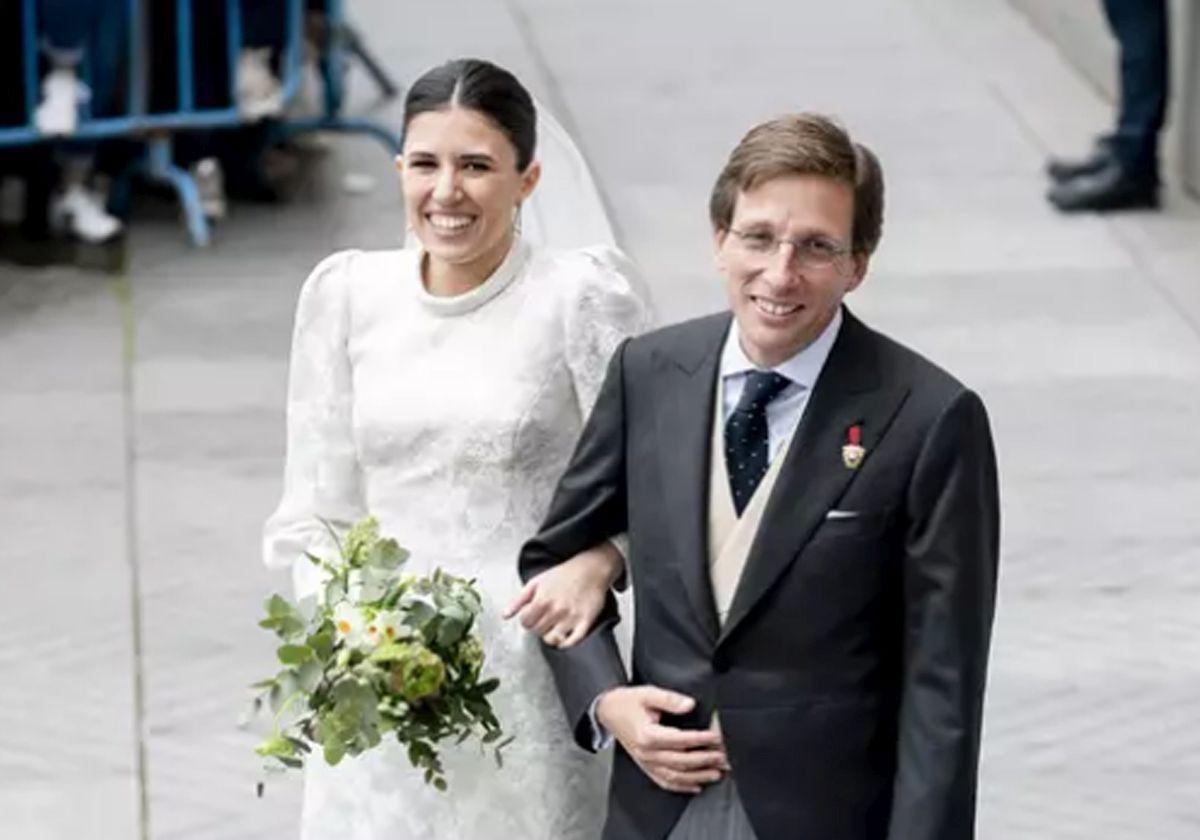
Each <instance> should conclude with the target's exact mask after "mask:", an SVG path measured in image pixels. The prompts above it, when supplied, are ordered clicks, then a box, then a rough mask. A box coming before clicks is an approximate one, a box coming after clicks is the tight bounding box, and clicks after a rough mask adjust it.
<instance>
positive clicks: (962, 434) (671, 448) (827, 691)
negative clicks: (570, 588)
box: [520, 312, 999, 840]
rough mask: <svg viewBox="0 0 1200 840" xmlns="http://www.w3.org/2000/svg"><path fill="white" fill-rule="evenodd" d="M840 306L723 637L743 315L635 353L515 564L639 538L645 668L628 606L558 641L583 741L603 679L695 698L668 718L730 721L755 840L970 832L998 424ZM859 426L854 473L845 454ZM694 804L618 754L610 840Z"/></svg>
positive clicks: (657, 829)
mask: <svg viewBox="0 0 1200 840" xmlns="http://www.w3.org/2000/svg"><path fill="white" fill-rule="evenodd" d="M845 316H846V317H845V321H844V323H843V325H842V328H841V331H840V332H839V334H838V337H837V340H836V342H835V344H834V346H833V349H832V350H831V352H830V355H829V358H828V361H827V362H826V365H825V368H824V369H823V371H822V373H821V375H820V377H819V379H818V381H817V384H816V386H815V388H814V391H813V393H812V395H811V397H810V399H809V403H808V406H807V408H806V410H805V413H804V416H803V419H802V421H801V425H800V426H799V428H798V429H797V430H796V433H795V436H794V437H793V440H792V443H791V446H790V447H789V449H788V450H787V451H786V452H785V453H782V454H781V455H780V457H785V458H786V459H787V460H786V461H785V462H784V465H783V470H782V472H781V473H780V475H779V478H778V481H777V483H776V486H775V489H774V492H773V493H772V495H771V497H770V500H769V502H768V505H767V508H766V511H765V513H764V517H763V520H762V524H761V526H760V529H759V531H758V535H757V537H756V539H755V542H754V544H753V547H752V549H751V553H750V557H749V559H748V560H747V563H746V566H745V569H744V571H743V573H742V577H741V579H740V582H739V585H738V588H737V590H736V594H735V596H734V600H733V603H732V606H731V608H730V613H729V616H728V618H727V620H726V622H725V624H724V625H723V626H722V627H720V628H719V627H718V622H717V618H716V614H715V610H714V606H713V596H712V590H711V584H710V578H709V574H708V569H707V568H706V557H707V552H706V542H705V533H706V532H705V527H706V523H705V518H706V515H707V514H706V510H707V499H708V493H707V489H708V488H707V486H706V484H707V480H708V476H709V464H708V460H709V457H710V449H711V447H710V434H711V430H712V427H711V423H712V421H713V417H714V405H713V399H714V395H715V393H716V377H717V369H718V361H719V357H720V350H721V346H722V342H723V341H724V338H725V335H726V332H727V330H728V329H729V325H730V322H731V318H730V316H729V315H728V314H721V315H715V316H710V317H706V318H701V319H698V320H693V321H689V322H686V323H683V324H679V325H676V326H672V327H667V328H665V329H661V330H658V331H656V332H653V333H650V334H647V335H644V336H641V337H638V338H634V339H631V340H630V341H628V342H626V343H625V344H624V345H622V346H621V348H620V349H619V350H618V351H617V352H616V354H615V355H614V357H613V359H612V361H611V363H610V366H609V369H608V375H607V379H606V381H605V384H604V386H603V389H602V391H601V394H600V396H599V399H598V401H597V403H596V406H595V408H594V409H593V411H592V414H591V417H590V418H589V420H588V422H587V425H586V427H585V429H584V431H583V435H582V437H581V439H580V442H579V445H578V448H577V450H576V452H575V454H574V456H573V459H572V461H571V463H570V465H569V466H568V468H567V470H566V472H565V474H564V475H563V477H562V480H561V481H560V483H559V486H558V488H557V490H556V493H555V496H554V499H553V502H552V504H551V507H550V511H549V513H548V514H547V516H546V520H545V522H544V524H543V526H542V529H541V530H540V532H539V533H538V534H537V535H536V536H535V537H534V538H533V539H532V540H530V541H529V542H528V543H526V545H525V546H524V547H523V549H522V551H521V556H520V569H521V573H522V576H523V577H525V578H526V579H528V578H529V577H532V576H533V575H535V574H537V573H538V572H540V571H542V570H543V569H546V568H548V567H550V566H552V565H554V564H555V563H558V562H561V561H562V560H564V559H566V558H569V557H571V556H573V555H574V554H576V553H577V552H579V551H582V550H584V549H586V548H589V547H591V546H593V545H596V544H597V543H599V542H601V541H603V540H604V539H605V538H607V537H609V536H611V535H613V534H617V533H620V532H622V531H626V532H628V534H629V541H630V554H629V558H628V570H629V574H630V579H631V584H632V586H633V594H634V603H635V611H636V616H637V620H636V626H635V632H634V642H633V672H632V674H631V675H630V676H627V675H626V673H625V670H624V668H623V666H622V664H621V661H620V658H619V656H618V652H617V648H616V645H615V644H614V641H613V636H612V625H613V624H614V623H615V621H616V620H617V616H616V607H615V603H613V602H612V601H611V599H610V604H609V606H608V608H607V609H606V611H605V613H604V614H603V615H602V616H601V618H600V620H599V621H598V623H597V625H596V627H595V628H594V629H593V631H592V633H591V634H590V635H589V636H588V637H587V638H586V639H585V640H584V641H582V642H581V643H580V644H578V645H576V646H575V647H573V648H570V649H567V650H562V651H559V650H555V649H552V648H544V650H545V652H546V656H547V659H548V661H549V663H550V666H551V668H552V670H553V672H554V676H555V680H556V683H557V686H558V689H559V693H560V694H561V696H562V700H563V703H564V705H565V707H566V711H567V716H568V720H570V721H571V722H572V725H573V726H574V727H575V736H576V739H577V740H578V742H579V743H580V745H581V746H583V747H585V748H591V746H592V732H591V726H590V723H589V721H588V707H589V705H590V704H591V703H592V701H593V700H594V699H595V698H596V697H597V696H598V695H599V694H600V693H602V692H603V691H605V690H606V689H609V688H612V687H614V686H618V685H624V684H627V683H632V684H651V685H658V686H662V687H665V688H670V689H674V690H676V691H680V692H683V693H685V694H688V695H691V696H692V697H694V698H696V701H697V704H696V708H695V710H694V711H693V712H692V713H689V714H688V715H685V716H682V717H679V718H668V719H666V720H664V722H665V723H668V724H671V725H675V726H681V727H686V728H699V727H705V726H707V725H708V724H709V721H710V719H711V717H712V714H713V712H714V710H717V711H719V713H720V720H721V728H722V731H723V733H724V737H725V742H726V749H727V751H728V755H729V760H730V763H731V765H732V767H733V771H732V772H733V778H734V779H735V781H736V783H737V786H738V791H739V793H740V795H741V798H742V803H743V805H744V807H745V809H746V812H747V815H748V816H749V818H750V821H751V823H752V824H753V826H754V830H755V833H756V834H757V836H758V837H759V840H790V838H795V840H969V838H973V837H974V819H975V790H976V772H977V765H978V756H979V735H980V717H981V708H982V700H983V690H984V678H985V671H986V663H987V654H988V644H989V638H990V632H991V624H992V613H993V605H994V597H995V584H996V566H997V553H998V530H999V516H998V492H997V479H996V467H995V455H994V451H993V448H992V441H991V435H990V432H989V428H988V420H987V415H986V413H985V411H984V407H983V404H982V403H981V402H980V400H979V398H978V397H977V396H976V395H975V394H974V393H973V392H971V391H970V390H968V389H967V388H965V387H964V386H963V385H962V384H960V383H959V382H958V381H956V380H955V379H954V378H952V377H951V376H950V375H949V374H947V373H945V372H944V371H942V370H941V369H939V368H937V367H936V366H934V365H933V364H931V363H930V362H928V361H926V360H925V359H923V358H922V357H921V356H919V355H917V354H916V353H914V352H912V351H911V350H908V349H906V348H904V347H902V346H900V345H899V344H896V343H895V342H893V341H891V340H889V339H888V338H886V337H884V336H882V335H880V334H878V333H876V332H873V331H872V330H870V329H868V328H867V327H866V326H864V325H863V324H862V323H861V322H860V321H858V320H857V319H856V318H854V317H853V316H851V315H850V313H849V312H846V313H845ZM852 426H858V427H859V428H860V429H861V443H862V445H863V446H864V447H865V448H866V456H865V458H864V459H863V460H862V462H861V464H860V465H859V466H858V467H857V468H851V467H848V466H847V465H846V463H845V460H844V456H843V446H845V444H846V443H847V438H848V435H849V432H848V430H849V429H850V427H852ZM835 509H836V510H838V511H839V512H841V515H837V516H836V517H835V518H828V517H827V514H828V513H829V511H831V510H835ZM846 513H850V514H856V515H851V516H846V515H845V514H846ZM686 803H687V797H686V796H684V795H680V794H674V793H670V792H667V791H665V790H662V789H660V788H659V787H657V786H656V785H655V784H654V783H653V782H652V781H651V780H650V779H649V778H648V777H647V776H645V775H644V774H643V773H642V772H641V770H640V769H639V768H638V767H637V765H636V764H635V763H634V762H633V761H632V759H631V758H630V757H629V756H628V755H627V754H626V753H625V752H624V750H622V749H621V748H620V746H619V745H618V746H617V748H616V752H615V757H614V766H613V777H612V784H611V790H610V796H609V815H608V821H607V824H606V827H605V831H604V838H605V840H662V838H664V837H666V835H667V834H668V833H669V832H670V830H671V826H672V825H673V824H674V823H675V822H676V820H677V819H678V818H679V815H680V813H681V812H682V811H683V808H684V807H685V805H686Z"/></svg>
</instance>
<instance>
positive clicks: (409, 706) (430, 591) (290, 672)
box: [254, 519, 508, 791]
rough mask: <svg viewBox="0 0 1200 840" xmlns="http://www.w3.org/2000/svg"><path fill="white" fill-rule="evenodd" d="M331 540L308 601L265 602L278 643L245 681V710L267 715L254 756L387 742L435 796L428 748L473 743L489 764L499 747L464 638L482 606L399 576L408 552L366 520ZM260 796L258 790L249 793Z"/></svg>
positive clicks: (341, 751)
mask: <svg viewBox="0 0 1200 840" xmlns="http://www.w3.org/2000/svg"><path fill="white" fill-rule="evenodd" d="M326 527H327V528H329V530H330V533H331V534H333V536H334V538H335V540H337V544H338V549H339V553H340V555H341V556H340V557H339V558H338V559H336V560H333V561H330V560H326V559H324V558H321V557H316V556H314V555H311V554H310V555H308V558H309V560H311V561H312V562H313V563H314V564H316V565H317V566H318V567H320V569H321V570H322V572H323V575H324V579H323V585H322V587H321V591H320V594H319V597H317V598H314V599H309V600H307V601H305V602H304V603H302V605H300V606H297V605H295V604H293V603H292V602H291V601H289V600H288V599H286V598H283V597H281V596H279V595H273V596H271V598H269V599H268V600H267V602H266V609H267V617H266V618H265V619H263V620H262V621H261V622H259V625H260V626H261V627H263V628H265V629H267V630H270V631H272V632H274V633H275V634H276V636H278V637H279V639H280V641H281V642H282V644H281V645H280V647H279V649H278V654H277V655H278V658H279V661H280V663H281V664H282V665H283V666H284V667H283V670H281V671H280V672H279V673H278V674H276V675H275V676H274V677H271V678H269V679H266V680H262V681H261V682H258V683H256V684H255V685H254V688H256V689H258V690H259V691H260V692H261V693H260V694H259V695H258V696H257V697H256V698H255V700H254V706H255V709H256V710H258V709H261V708H262V707H263V706H269V707H270V708H271V709H272V710H273V711H274V712H275V720H274V726H273V732H272V735H271V737H269V738H267V739H266V740H265V741H263V742H262V743H261V744H259V746H258V747H257V749H256V751H257V752H258V754H259V755H261V756H263V757H265V758H268V759H269V760H271V761H272V762H277V765H272V766H279V765H281V766H282V767H283V768H299V767H302V766H303V765H304V761H305V760H306V757H307V756H308V754H309V753H310V752H311V751H312V750H313V749H316V748H319V749H320V750H321V753H322V755H323V756H324V759H325V760H326V761H327V762H328V763H330V764H337V763H338V762H339V761H341V760H342V758H343V757H344V756H347V755H359V754H361V753H363V752H366V751H367V750H371V749H374V748H376V747H377V746H379V744H380V743H381V742H382V740H383V739H384V738H385V737H387V736H391V737H394V738H395V739H396V741H398V742H399V743H400V744H402V745H403V746H405V747H406V749H407V752H408V758H409V761H410V762H411V763H412V764H413V766H414V767H416V768H417V769H418V770H420V771H422V772H423V773H424V776H425V781H426V782H428V783H429V784H432V785H433V786H434V787H436V788H438V789H439V790H445V789H446V786H447V783H446V778H445V773H444V770H443V767H442V762H441V757H440V754H439V751H438V750H439V746H440V745H441V744H442V743H443V742H446V741H449V742H451V743H455V744H458V743H463V742H464V741H467V740H469V739H472V738H474V739H476V740H478V741H479V743H480V745H481V747H486V748H490V749H492V750H493V751H494V754H495V757H496V761H497V763H499V762H500V759H501V750H502V749H503V747H504V746H506V745H507V744H508V741H507V740H504V733H503V731H502V729H501V727H500V722H499V720H497V718H496V715H495V713H494V712H493V711H492V706H491V702H490V700H489V699H488V698H489V695H490V694H491V693H492V692H493V691H495V690H496V688H497V687H498V686H499V681H498V680H495V679H484V678H483V676H482V673H483V665H484V657H483V646H482V644H481V643H480V640H479V637H478V635H477V634H476V633H475V632H474V627H475V621H476V619H477V618H478V616H479V614H480V612H482V609H483V601H482V599H481V598H480V596H479V593H478V591H476V589H475V586H474V583H473V582H472V581H469V580H464V579H462V578H458V577H455V576H453V575H449V574H446V573H445V572H443V571H441V570H440V569H438V570H435V571H434V572H433V573H432V574H429V575H424V576H413V575H403V574H401V569H402V567H403V565H404V563H405V561H406V560H407V558H408V553H407V552H406V551H404V549H402V548H400V546H399V545H398V544H397V543H396V541H395V540H393V539H389V538H384V537H381V536H380V535H379V526H378V523H376V521H375V520H374V519H366V520H363V521H362V522H359V523H357V524H355V525H354V526H353V527H352V528H350V529H349V531H348V532H347V533H346V534H345V536H344V539H338V534H337V533H336V532H334V530H333V529H332V528H330V527H329V525H328V524H326ZM260 791H261V787H260Z"/></svg>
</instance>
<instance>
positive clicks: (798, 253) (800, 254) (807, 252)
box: [725, 227, 854, 272]
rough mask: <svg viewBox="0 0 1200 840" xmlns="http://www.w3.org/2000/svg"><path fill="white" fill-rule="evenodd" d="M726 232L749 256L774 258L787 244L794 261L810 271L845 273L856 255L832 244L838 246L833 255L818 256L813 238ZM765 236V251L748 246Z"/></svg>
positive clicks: (729, 229) (838, 244) (728, 228)
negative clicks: (847, 263) (847, 259)
mask: <svg viewBox="0 0 1200 840" xmlns="http://www.w3.org/2000/svg"><path fill="white" fill-rule="evenodd" d="M725 230H726V232H728V233H731V234H733V235H734V236H735V237H737V240H738V242H739V243H740V244H741V246H742V248H743V249H744V250H745V251H746V252H747V253H748V254H750V255H752V256H755V257H773V256H775V255H776V254H778V253H779V249H780V248H781V247H782V246H783V244H784V243H785V242H786V243H788V244H789V245H791V246H792V260H794V261H795V262H796V263H797V264H798V265H800V266H801V267H802V268H807V269H808V270H810V271H826V270H828V269H836V270H838V271H839V272H841V271H844V270H845V268H846V258H847V257H849V256H851V255H852V254H853V253H854V249H853V248H851V247H850V246H848V245H843V244H841V243H832V244H836V246H837V247H836V250H835V251H834V252H833V253H832V254H829V255H827V254H816V253H814V252H813V250H812V248H811V245H812V244H813V242H814V241H817V240H816V238H815V237H811V236H810V237H806V238H803V239H791V238H788V237H779V236H775V235H774V234H765V233H759V232H752V231H745V230H738V229H737V228H735V227H727V228H725ZM764 236H770V240H769V242H768V243H766V247H765V248H764V249H763V250H761V251H760V250H754V249H752V248H751V247H750V246H749V245H748V242H749V240H751V239H759V238H761V237H764ZM821 241H823V242H825V243H827V244H828V243H830V240H828V239H823V240H821Z"/></svg>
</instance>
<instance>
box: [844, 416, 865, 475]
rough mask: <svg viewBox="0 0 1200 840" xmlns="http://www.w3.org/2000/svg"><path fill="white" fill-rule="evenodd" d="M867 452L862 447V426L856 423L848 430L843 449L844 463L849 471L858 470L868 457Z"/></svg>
mask: <svg viewBox="0 0 1200 840" xmlns="http://www.w3.org/2000/svg"><path fill="white" fill-rule="evenodd" d="M866 454H867V450H866V448H865V447H864V446H863V445H862V424H861V423H855V424H854V425H853V426H851V427H850V428H848V429H847V430H846V444H845V445H844V446H843V447H842V463H843V464H845V465H846V469H848V470H856V469H858V466H859V464H861V463H862V462H863V458H864V457H866Z"/></svg>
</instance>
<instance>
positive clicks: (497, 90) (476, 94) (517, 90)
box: [404, 58, 537, 172]
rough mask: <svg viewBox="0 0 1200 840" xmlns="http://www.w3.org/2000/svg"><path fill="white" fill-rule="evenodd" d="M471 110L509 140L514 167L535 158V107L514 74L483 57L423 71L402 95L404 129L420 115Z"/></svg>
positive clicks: (519, 167) (524, 164)
mask: <svg viewBox="0 0 1200 840" xmlns="http://www.w3.org/2000/svg"><path fill="white" fill-rule="evenodd" d="M447 108H469V109H470V110H473V111H478V112H479V113H481V114H483V115H484V116H486V117H487V118H488V119H490V120H491V121H492V123H493V124H494V125H495V126H496V127H497V128H499V129H500V130H501V131H502V132H504V135H505V136H506V137H507V138H508V141H509V143H511V144H512V147H513V151H514V152H515V153H516V156H517V171H519V172H524V171H525V169H526V168H527V167H528V166H529V164H530V163H531V162H533V155H534V150H535V148H536V146H537V108H536V106H535V105H534V103H533V97H532V96H530V95H529V91H527V90H526V89H525V86H524V85H522V84H521V82H520V81H519V80H518V79H517V77H516V76H514V75H513V74H512V73H510V72H508V71H507V70H505V69H504V68H503V67H500V66H499V65H496V64H492V63H491V62H490V61H484V60H483V59H481V58H458V59H455V60H453V61H447V62H446V63H445V64H439V65H438V66H437V67H434V68H432V69H430V70H427V71H425V73H423V74H422V75H421V76H420V78H418V79H417V80H416V81H415V82H413V83H412V87H410V88H409V89H408V95H407V96H406V97H405V98H404V128H405V130H406V131H407V129H408V124H409V123H410V122H412V120H413V118H414V117H416V116H417V115H418V114H423V113H425V112H426V111H443V110H446V109H447Z"/></svg>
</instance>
